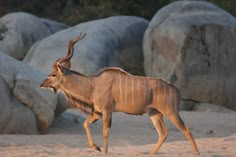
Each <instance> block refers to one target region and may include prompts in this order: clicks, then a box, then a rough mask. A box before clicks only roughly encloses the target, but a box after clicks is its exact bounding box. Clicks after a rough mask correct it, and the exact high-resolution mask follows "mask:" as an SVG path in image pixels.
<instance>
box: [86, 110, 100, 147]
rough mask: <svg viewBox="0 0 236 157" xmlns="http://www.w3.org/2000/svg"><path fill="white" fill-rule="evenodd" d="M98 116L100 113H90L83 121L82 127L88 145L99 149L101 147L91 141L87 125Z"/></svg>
mask: <svg viewBox="0 0 236 157" xmlns="http://www.w3.org/2000/svg"><path fill="white" fill-rule="evenodd" d="M99 118H101V115H99V114H96V113H92V114H91V115H90V116H89V117H88V118H87V119H86V120H85V122H84V129H85V132H86V135H87V138H88V143H89V146H90V147H92V148H93V149H95V150H98V151H101V149H100V148H99V147H98V146H97V145H95V144H94V143H93V139H92V136H91V133H90V130H89V125H90V124H92V123H94V122H96V121H97V120H98V119H99Z"/></svg>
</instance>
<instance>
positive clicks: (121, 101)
mask: <svg viewBox="0 0 236 157" xmlns="http://www.w3.org/2000/svg"><path fill="white" fill-rule="evenodd" d="M120 73H121V72H119V87H120V103H121V104H123V99H122V88H121V81H122V80H121V75H120Z"/></svg>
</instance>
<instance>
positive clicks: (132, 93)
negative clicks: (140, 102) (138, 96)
mask: <svg viewBox="0 0 236 157" xmlns="http://www.w3.org/2000/svg"><path fill="white" fill-rule="evenodd" d="M131 80H132V82H131V99H132V100H131V103H132V106H133V105H134V90H133V89H134V78H133V77H132V78H131Z"/></svg>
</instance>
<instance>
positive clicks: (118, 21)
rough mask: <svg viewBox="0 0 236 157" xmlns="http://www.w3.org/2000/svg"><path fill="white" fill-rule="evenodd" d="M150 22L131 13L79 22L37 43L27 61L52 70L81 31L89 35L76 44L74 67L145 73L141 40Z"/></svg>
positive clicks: (35, 65)
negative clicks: (110, 68)
mask: <svg viewBox="0 0 236 157" xmlns="http://www.w3.org/2000/svg"><path fill="white" fill-rule="evenodd" d="M147 26H148V21H147V20H145V19H143V18H139V17H132V16H115V17H110V18H105V19H99V20H94V21H90V22H85V23H81V24H78V25H76V26H74V27H70V28H68V29H65V30H62V31H60V32H57V33H55V34H53V35H51V36H49V37H47V38H45V39H43V40H41V41H39V42H37V43H36V44H34V45H33V46H32V48H31V49H30V50H29V52H28V54H27V56H26V57H25V58H24V60H23V61H24V62H25V63H28V64H29V65H31V66H33V67H35V68H37V69H39V70H41V71H43V72H45V73H49V72H50V71H51V68H52V64H53V63H54V62H55V61H56V60H57V59H58V58H61V57H64V56H65V55H66V53H67V44H68V42H69V41H70V40H71V39H72V38H74V37H75V36H77V35H78V34H79V33H80V32H83V33H87V35H86V37H85V38H84V39H82V40H80V41H79V42H78V43H76V44H75V52H74V56H73V57H72V59H71V61H72V69H74V70H77V71H79V72H82V73H86V74H94V73H96V72H97V70H99V69H100V68H103V67H108V66H119V67H122V68H124V69H125V70H127V71H129V72H131V73H133V74H140V75H141V74H143V73H144V70H143V53H142V39H143V34H144V31H145V29H146V28H147Z"/></svg>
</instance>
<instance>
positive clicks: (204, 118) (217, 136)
mask: <svg viewBox="0 0 236 157" xmlns="http://www.w3.org/2000/svg"><path fill="white" fill-rule="evenodd" d="M72 112H73V111H72ZM73 113H74V112H73ZM75 114H76V113H75ZM181 116H182V117H183V120H184V121H185V122H186V123H187V125H188V126H189V127H190V128H191V130H192V133H193V135H194V137H195V138H196V142H197V145H198V147H199V150H200V153H201V155H200V156H201V157H202V156H204V157H218V156H222V157H223V156H224V157H233V156H236V123H235V119H236V113H212V112H181ZM82 123H83V119H81V118H76V117H72V118H71V119H70V118H67V119H59V120H57V121H56V123H55V124H54V125H53V126H52V128H51V129H50V132H49V134H47V135H0V157H52V156H55V157H78V156H84V157H86V156H114V157H118V156H119V157H120V156H122V157H123V156H127V157H128V156H141V157H143V156H158V157H169V156H171V157H177V156H190V157H191V156H195V155H192V149H191V145H190V143H189V142H188V141H186V140H185V137H184V136H183V135H182V134H181V133H180V132H179V131H178V130H177V129H176V128H175V127H174V126H173V125H172V124H170V123H169V122H168V121H167V120H165V123H166V125H167V127H168V130H169V135H168V138H167V141H166V142H165V143H164V144H163V145H162V147H161V149H160V151H159V152H158V154H157V155H149V152H150V151H151V149H152V147H153V146H154V145H153V144H154V143H155V141H156V140H157V138H158V136H157V133H156V130H155V129H154V127H153V126H152V123H151V121H150V119H149V117H148V116H146V115H144V116H130V115H125V114H121V113H115V114H113V121H112V128H111V132H110V137H109V154H108V155H104V154H102V153H100V152H97V151H94V150H92V149H90V148H88V147H87V138H86V135H85V134H84V131H83V128H82ZM91 131H92V134H93V137H94V142H95V143H96V144H97V145H99V146H102V143H103V141H102V140H103V138H102V129H101V121H99V122H98V123H96V124H94V125H93V126H91Z"/></svg>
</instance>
